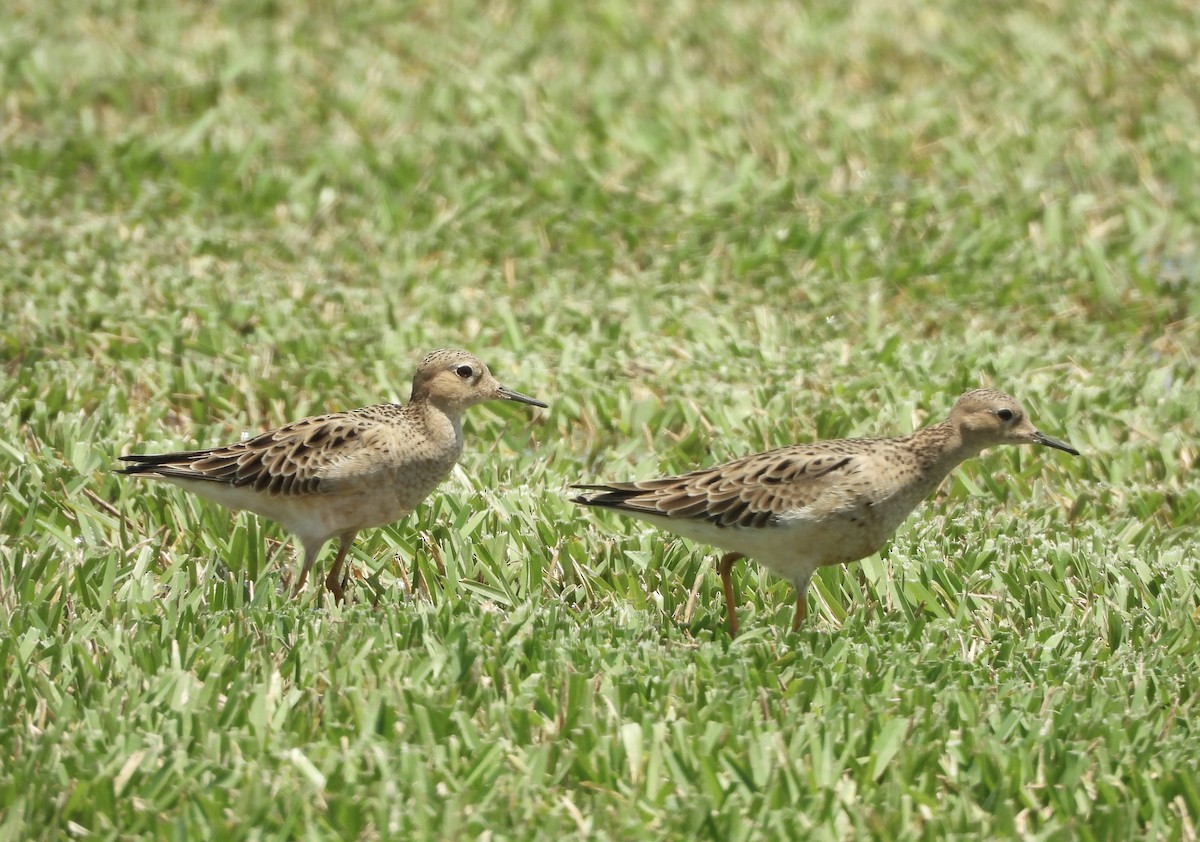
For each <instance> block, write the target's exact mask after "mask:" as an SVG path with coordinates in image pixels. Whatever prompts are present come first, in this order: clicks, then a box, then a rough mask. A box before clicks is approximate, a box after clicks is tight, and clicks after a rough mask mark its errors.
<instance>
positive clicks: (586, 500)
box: [572, 389, 1079, 634]
mask: <svg viewBox="0 0 1200 842" xmlns="http://www.w3.org/2000/svg"><path fill="white" fill-rule="evenodd" d="M997 444H1040V445H1045V446H1047V447H1053V448H1057V449H1058V450H1063V451H1066V452H1067V453H1070V454H1071V455H1073V456H1078V455H1079V452H1078V451H1077V450H1075V449H1074V448H1073V447H1071V446H1070V445H1068V444H1066V443H1064V442H1061V441H1059V440H1057V439H1053V438H1050V436H1047V435H1045V434H1043V433H1041V432H1039V431H1038V430H1037V428H1035V427H1034V426H1033V424H1032V423H1031V422H1030V421H1029V418H1028V417H1027V416H1026V414H1025V410H1023V409H1022V408H1021V404H1019V403H1018V402H1017V401H1016V400H1015V399H1014V398H1012V397H1010V396H1009V395H1006V394H1004V393H1003V392H998V391H994V390H992V389H978V390H975V391H971V392H967V393H966V394H965V395H963V396H962V397H960V398H959V399H958V401H957V402H956V403H955V404H954V408H953V409H952V410H951V411H950V417H949V418H948V419H946V420H945V421H942V422H940V423H937V424H933V425H931V426H928V427H925V428H924V429H921V430H917V431H916V432H914V433H911V434H909V435H906V436H897V437H895V438H880V439H841V440H836V441H820V442H814V443H811V444H797V445H792V446H791V447H783V448H780V449H778V450H771V451H767V452H766V453H758V454H755V455H753V456H747V457H744V458H741V459H735V460H733V461H731V462H726V463H724V464H722V465H716V466H714V467H711V468H703V469H701V470H697V471H692V472H691V473H687V474H683V475H681V476H672V477H663V478H660V479H649V480H641V481H639V482H615V483H607V484H601V485H575V486H572V487H573V488H577V489H581V490H582V491H583V492H584V493H583V494H581V495H579V496H578V497H575V498H574V502H576V503H580V504H582V505H585V506H597V507H600V508H607V509H613V510H615V511H618V512H621V513H622V514H626V515H630V516H631V517H635V518H639V519H641V520H644V521H648V522H650V523H652V524H654V525H656V526H659V527H661V528H662V529H665V530H667V531H669V532H673V533H675V534H677V535H681V536H683V537H685V538H690V539H691V540H693V541H697V542H701V543H705V544H711V545H713V546H716V547H720V548H722V549H724V550H726V551H727V552H726V554H725V555H724V556H723V557H722V558H721V561H720V565H719V571H720V575H721V585H722V589H723V591H724V595H725V605H726V608H727V611H728V619H729V630H730V633H731V634H737V629H738V621H737V609H736V607H735V597H734V591H733V579H732V575H731V571H732V568H733V563H734V562H735V561H737V560H738V559H741V558H751V559H754V560H756V561H758V562H760V563H761V564H763V565H764V566H766V567H767V568H768V569H770V570H771V571H773V572H774V573H776V574H777V575H779V576H781V577H783V578H785V579H788V580H789V581H790V582H791V583H792V584H793V585H794V586H795V588H796V614H795V618H794V620H793V622H792V628H793V629H797V628H799V627H800V624H801V623H802V622H803V621H804V616H805V596H806V594H807V592H808V584H809V581H810V580H811V579H812V575H813V573H814V572H815V571H816V570H817V568H818V567H823V566H825V565H831V564H848V563H850V562H852V561H858V560H860V559H862V558H865V557H866V556H869V555H871V554H872V553H874V552H877V551H878V550H879V549H880V548H881V547H882V546H883V544H884V543H885V542H886V541H887V540H888V538H890V537H891V536H892V534H893V533H894V532H895V531H896V528H897V527H898V526H899V525H900V524H901V522H903V521H904V519H905V518H906V517H908V515H909V514H910V513H911V512H912V511H913V509H915V508H916V507H917V505H918V504H919V503H920V502H921V501H922V500H924V499H925V498H926V497H928V496H929V495H930V494H931V493H932V492H933V491H934V490H935V489H936V488H937V487H938V485H940V484H941V482H942V480H943V479H945V478H946V475H947V474H949V473H950V471H952V470H953V469H954V468H955V467H956V466H957V465H958V464H959V463H960V462H962V461H963V460H964V459H968V458H970V457H972V456H975V455H977V454H978V453H979V452H980V451H982V450H983V449H984V448H987V447H991V446H993V445H997Z"/></svg>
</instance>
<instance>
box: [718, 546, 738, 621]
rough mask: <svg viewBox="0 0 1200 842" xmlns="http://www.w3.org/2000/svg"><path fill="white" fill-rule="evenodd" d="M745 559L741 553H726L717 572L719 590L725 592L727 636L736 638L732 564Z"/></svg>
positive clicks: (735, 601) (735, 603) (735, 605)
mask: <svg viewBox="0 0 1200 842" xmlns="http://www.w3.org/2000/svg"><path fill="white" fill-rule="evenodd" d="M743 558H745V556H744V555H742V554H741V553H726V554H725V555H723V556H721V563H720V565H719V567H718V568H717V570H718V571H719V572H720V574H721V590H723V591H724V592H725V614H726V616H727V617H728V619H729V636H730V637H737V633H738V619H737V597H736V596H734V593H733V563H734V562H735V561H738V560H739V559H743Z"/></svg>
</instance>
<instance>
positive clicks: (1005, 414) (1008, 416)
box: [996, 409, 1013, 423]
mask: <svg viewBox="0 0 1200 842" xmlns="http://www.w3.org/2000/svg"><path fill="white" fill-rule="evenodd" d="M996 417H997V418H999V419H1000V420H1001V421H1004V422H1005V423H1007V422H1009V421H1011V420H1013V411H1012V410H1011V409H997V410H996Z"/></svg>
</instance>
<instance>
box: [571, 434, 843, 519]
mask: <svg viewBox="0 0 1200 842" xmlns="http://www.w3.org/2000/svg"><path fill="white" fill-rule="evenodd" d="M859 468H860V462H859V459H858V449H857V448H853V447H844V448H838V449H837V450H834V451H830V450H828V449H823V448H817V447H814V446H812V445H796V446H793V447H785V448H780V449H779V450H772V451H768V452H766V453H758V454H755V455H753V456H747V457H745V458H742V459H735V460H734V461H732V462H726V463H724V464H722V465H717V466H715V467H712V468H705V469H702V470H699V471H692V472H691V473H687V474H682V475H680V476H675V477H661V478H658V479H651V480H643V481H640V482H617V483H609V484H604V485H581V486H573V487H575V488H580V489H583V490H584V491H585V492H590V493H585V494H583V495H580V496H579V497H577V498H576V502H579V503H583V504H585V505H592V506H601V507H605V508H611V509H617V510H625V511H628V512H630V513H634V514H636V513H641V514H648V515H659V516H666V517H671V518H687V519H699V520H706V521H709V522H710V523H714V524H716V525H717V526H722V527H725V526H742V527H751V528H753V527H762V526H766V525H767V524H769V523H770V522H771V521H772V520H774V519H776V518H778V517H779V516H781V515H783V514H785V513H787V512H791V511H797V510H800V509H804V508H807V507H808V506H811V505H813V504H814V503H815V502H816V501H817V500H818V499H819V498H820V497H821V496H822V495H824V494H827V493H830V491H831V488H832V487H833V486H834V485H836V483H834V482H832V481H831V480H832V479H833V478H835V477H838V476H839V475H842V476H850V475H851V474H853V473H856V472H857V471H858V470H859Z"/></svg>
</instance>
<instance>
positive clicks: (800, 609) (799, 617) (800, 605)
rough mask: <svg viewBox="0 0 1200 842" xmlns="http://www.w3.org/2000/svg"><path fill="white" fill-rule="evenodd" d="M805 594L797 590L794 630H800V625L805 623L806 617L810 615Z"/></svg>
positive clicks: (793, 619) (793, 620)
mask: <svg viewBox="0 0 1200 842" xmlns="http://www.w3.org/2000/svg"><path fill="white" fill-rule="evenodd" d="M804 601H805V600H804V595H803V594H801V593H800V592H799V591H797V592H796V616H795V617H793V618H792V631H794V632H796V631H800V627H801V626H802V625H804V618H805V617H806V616H808V609H807V608H806V607H805V605H804Z"/></svg>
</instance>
